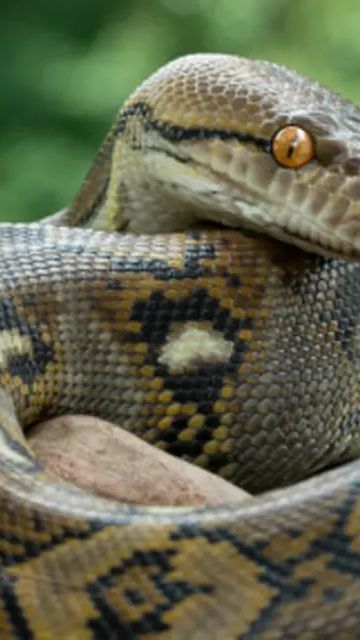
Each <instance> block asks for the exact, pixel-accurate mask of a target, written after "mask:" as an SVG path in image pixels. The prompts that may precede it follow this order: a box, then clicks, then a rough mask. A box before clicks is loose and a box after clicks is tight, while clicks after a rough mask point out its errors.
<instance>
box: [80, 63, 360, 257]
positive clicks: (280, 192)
mask: <svg viewBox="0 0 360 640" xmlns="http://www.w3.org/2000/svg"><path fill="white" fill-rule="evenodd" d="M112 135H113V138H112V143H111V144H112V146H111V162H110V163H109V165H108V170H107V172H108V176H107V182H106V185H107V187H106V195H105V196H104V199H103V201H102V203H101V205H100V206H98V207H97V210H96V215H93V218H92V221H91V226H97V228H107V229H108V228H109V227H110V228H113V229H118V228H127V229H128V230H130V231H134V232H149V233H152V232H158V231H175V230H182V229H185V228H187V227H188V226H191V225H194V224H198V223H199V222H203V221H212V222H216V223H220V224H223V225H226V226H231V227H245V228H249V229H253V230H255V231H257V232H260V233H266V234H270V235H272V236H274V237H276V238H278V239H281V240H284V241H287V242H290V243H292V244H295V245H298V246H300V247H302V248H304V249H307V250H310V251H315V252H318V253H320V254H329V255H336V256H343V257H347V258H353V259H354V258H355V259H357V258H359V259H360V110H359V109H358V108H357V107H356V106H355V105H353V104H352V103H351V102H349V101H347V100H345V99H344V98H342V97H341V96H339V95H338V94H336V93H334V92H332V91H330V90H329V89H327V88H325V87H323V86H321V85H320V84H318V83H317V82H314V81H312V80H310V79H308V78H305V77H303V76H301V75H299V74H298V73H296V72H295V71H291V70H288V69H286V68H284V67H281V66H279V65H276V64H272V63H269V62H263V61H256V60H248V59H243V58H238V57H235V56H229V55H220V54H198V55H190V56H185V57H182V58H179V59H177V60H175V61H173V62H170V63H169V64H167V65H165V66H164V67H162V68H161V69H160V70H159V71H158V72H156V73H155V74H154V75H152V76H151V77H150V78H149V79H148V80H146V81H145V82H144V83H143V84H142V85H141V86H140V87H139V88H138V89H137V90H136V91H135V92H134V93H133V95H132V96H131V97H130V98H129V100H128V101H127V102H126V103H125V105H124V107H123V108H122V109H121V111H120V113H119V115H118V118H117V120H116V123H115V126H114V129H113V134H112ZM303 145H305V146H303ZM306 145H307V146H306ZM288 160H289V161H288Z"/></svg>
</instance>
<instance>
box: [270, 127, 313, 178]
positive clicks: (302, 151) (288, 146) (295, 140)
mask: <svg viewBox="0 0 360 640" xmlns="http://www.w3.org/2000/svg"><path fill="white" fill-rule="evenodd" d="M271 151H272V154H273V156H274V158H275V160H276V161H277V162H278V163H279V164H281V166H282V167H288V168H289V169H299V168H300V167H303V166H304V165H305V164H307V163H308V162H310V160H312V159H313V157H314V155H315V148H314V141H313V139H312V136H311V135H310V134H309V133H308V132H307V131H305V129H302V128H301V127H298V126H297V125H295V124H291V125H287V126H286V127H283V128H282V129H280V130H279V131H278V132H277V133H276V134H275V135H274V137H273V139H272V143H271Z"/></svg>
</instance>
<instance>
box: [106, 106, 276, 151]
mask: <svg viewBox="0 0 360 640" xmlns="http://www.w3.org/2000/svg"><path fill="white" fill-rule="evenodd" d="M135 115H141V116H145V117H146V120H145V123H144V124H145V127H146V129H149V130H153V131H156V132H157V133H159V134H160V135H161V136H162V137H163V138H165V139H166V140H169V142H181V141H182V140H209V139H212V138H217V139H218V140H237V141H238V142H244V143H246V144H253V145H255V146H256V147H258V148H259V149H261V150H262V151H265V152H266V153H271V141H270V140H267V139H266V138H260V137H257V136H254V135H252V134H250V133H240V132H238V131H232V130H231V129H212V128H206V127H189V128H186V127H180V126H178V125H173V124H170V123H162V122H158V121H157V120H153V119H152V117H151V116H152V110H151V108H150V107H149V106H148V105H146V104H145V103H143V102H138V103H136V104H134V105H132V106H131V107H129V108H128V109H124V110H123V111H122V112H121V113H120V118H119V121H118V123H117V125H116V127H115V133H116V134H121V133H123V131H124V130H125V127H126V123H127V121H128V119H129V118H131V117H132V116H135Z"/></svg>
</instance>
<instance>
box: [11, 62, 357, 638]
mask: <svg viewBox="0 0 360 640" xmlns="http://www.w3.org/2000/svg"><path fill="white" fill-rule="evenodd" d="M359 201H360V111H359V109H358V108H357V107H356V106H355V105H353V104H352V103H350V102H349V101H347V100H345V99H344V98H342V97H341V96H339V95H337V94H335V93H334V92H332V91H330V90H329V89H327V88H325V87H323V86H321V85H319V84H318V83H316V82H314V81H312V80H310V79H308V78H304V77H303V76H301V75H299V74H297V73H296V72H295V71H291V70H288V69H286V68H284V67H280V66H278V65H275V64H272V63H269V62H264V61H255V60H247V59H244V58H238V57H235V56H227V55H221V54H197V55H191V56H185V57H183V58H179V59H177V60H174V61H173V62H170V63H169V64H167V65H165V66H164V67H162V68H161V69H160V70H159V71H158V72H156V73H155V74H153V75H152V76H151V77H150V78H148V79H147V80H146V81H145V82H144V83H143V84H142V85H141V86H140V87H139V88H138V89H136V90H135V91H134V93H133V94H132V96H130V98H129V99H128V100H127V101H126V103H125V104H124V106H123V107H122V108H121V110H120V112H119V114H118V116H117V118H116V120H115V122H114V125H113V127H112V129H111V130H110V132H109V133H108V135H107V136H106V138H105V141H104V143H103V145H102V146H101V148H100V150H99V152H98V154H97V156H96V158H95V160H94V163H93V165H92V167H91V169H90V171H89V174H88V176H87V178H86V179H85V181H84V183H83V184H82V186H81V188H80V190H79V192H78V194H77V195H76V196H75V198H74V200H73V202H72V203H71V204H70V205H69V206H68V207H67V208H66V209H64V210H63V211H61V212H58V213H57V214H54V215H53V216H50V217H48V218H46V219H45V220H44V221H42V222H41V223H37V224H28V225H26V224H2V225H0V274H1V278H0V505H1V509H0V637H1V638H4V639H5V638H6V639H10V640H12V639H17V640H52V639H53V638H57V639H59V640H62V639H64V640H70V639H73V638H74V639H79V640H100V638H101V639H109V640H112V639H114V638H124V639H126V640H130V639H131V640H133V639H136V638H139V639H144V640H145V639H149V640H150V639H155V638H159V639H160V640H170V639H175V640H182V639H185V638H186V639H187V638H194V639H196V640H207V639H210V640H223V639H225V640H240V639H242V640H258V639H260V640H263V639H264V640H282V639H284V640H285V639H286V640H288V639H289V640H293V639H299V640H319V638H327V639H331V638H333V639H337V640H338V639H345V640H347V639H348V640H353V639H354V638H360V632H359V629H360V599H359V595H360V463H359V452H360V417H359V416H360V412H359V406H360V396H359V372H360V366H359V361H360V351H359V344H360V343H359V313H360V266H359V256H360V235H359V220H360V215H359V214H360V211H359ZM69 412H73V413H74V412H75V413H91V414H93V415H95V416H99V417H102V418H105V419H108V420H111V421H112V422H114V423H116V424H119V425H121V426H122V427H125V428H126V429H128V430H130V431H132V432H134V433H135V434H136V435H139V436H141V437H143V438H145V439H146V440H147V441H148V442H150V443H152V444H155V445H157V446H159V447H161V448H163V449H164V450H167V451H169V452H170V453H173V454H175V455H180V456H182V457H183V458H185V459H186V460H190V461H193V462H194V463H196V464H198V465H200V466H204V467H206V468H208V469H209V470H211V471H213V472H216V473H218V474H220V475H221V476H223V477H225V478H227V479H229V480H230V481H232V482H234V483H237V484H239V485H241V486H242V487H244V488H246V489H248V490H250V491H251V492H252V493H254V494H258V495H256V496H255V495H254V496H251V497H250V496H249V499H248V500H247V501H245V502H244V503H243V504H241V505H236V506H235V505H224V506H221V507H216V508H215V507H214V508H206V509H205V508H204V509H193V508H190V507H189V508H184V507H183V508H175V507H174V508H157V507H156V508H155V507H144V506H136V507H135V506H128V505H122V504H119V503H117V502H116V501H113V500H110V499H105V498H100V497H96V496H94V495H91V494H90V493H87V492H85V491H82V490H80V489H78V488H77V487H75V486H73V485H71V484H68V483H65V482H61V481H59V480H57V479H55V478H54V477H52V476H50V475H48V474H47V473H46V472H45V471H44V469H43V467H42V466H41V464H40V463H39V461H38V460H37V459H36V457H35V456H34V453H33V452H32V450H31V448H30V446H29V443H28V441H27V439H26V436H25V431H26V428H27V427H28V426H29V425H31V424H33V423H34V422H36V421H38V420H41V419H43V418H45V417H50V416H54V415H61V414H64V413H69Z"/></svg>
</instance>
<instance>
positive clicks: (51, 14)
mask: <svg viewBox="0 0 360 640" xmlns="http://www.w3.org/2000/svg"><path fill="white" fill-rule="evenodd" d="M1 14H2V15H1V24H0V31H1V34H0V36H1V37H0V52H1V62H2V65H1V74H2V77H1V96H0V112H1V119H0V132H1V154H0V211H1V213H0V220H32V219H36V218H39V217H42V216H44V215H45V214H48V213H50V212H52V211H54V210H57V209H59V208H61V207H62V206H64V204H66V203H67V202H68V201H69V200H70V199H71V197H72V195H73V194H74V193H75V191H76V190H77V188H78V186H79V184H80V182H81V180H82V178H83V176H84V174H85V173H86V171H87V169H88V167H89V164H90V162H91V159H92V157H93V155H94V153H95V151H96V148H97V146H98V145H99V143H100V141H101V139H102V137H103V135H104V134H105V132H106V130H107V128H108V127H109V125H110V122H111V120H112V119H113V117H114V115H115V113H116V110H117V108H118V106H119V105H120V104H121V102H122V101H123V100H124V98H125V97H126V96H127V95H128V94H129V92H130V91H131V90H132V89H133V88H134V87H135V86H136V85H137V84H138V83H139V82H140V81H141V80H142V79H143V78H145V77H146V76H147V75H148V74H149V73H151V72H152V71H153V70H155V69H156V68H157V67H158V66H159V65H161V64H163V63H164V62H166V61H168V60H169V59H171V58H173V57H175V56H178V55H182V54H185V53H190V52H195V51H222V52H228V53H236V54H239V55H244V56H249V57H255V58H267V59H269V60H272V61H275V62H279V63H283V64H286V65H288V66H292V67H294V68H296V69H298V70H299V71H301V72H303V73H305V74H307V75H310V76H312V77H315V78H317V79H319V80H320V81H322V82H324V83H325V84H328V85H329V86H331V87H332V88H335V89H337V90H339V91H340V92H342V93H343V94H345V95H346V96H347V97H349V98H351V99H352V100H354V101H355V102H358V103H359V102H360V86H359V82H358V79H359V72H360V38H359V35H358V33H359V25H360V3H359V0H298V1H297V2H296V1H295V0H151V1H149V0H126V1H125V0H104V1H103V2H99V0H75V1H74V0H61V1H60V2H55V3H52V2H48V0H32V1H31V2H28V3H25V2H21V1H20V0H11V1H10V0H2V7H1Z"/></svg>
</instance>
